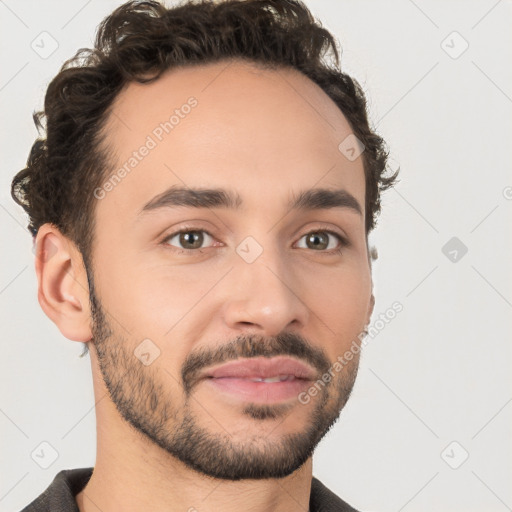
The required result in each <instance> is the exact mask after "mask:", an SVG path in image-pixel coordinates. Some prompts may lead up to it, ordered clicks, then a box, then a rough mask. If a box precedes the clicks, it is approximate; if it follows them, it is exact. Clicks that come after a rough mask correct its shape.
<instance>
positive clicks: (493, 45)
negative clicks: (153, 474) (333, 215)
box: [0, 0, 512, 512]
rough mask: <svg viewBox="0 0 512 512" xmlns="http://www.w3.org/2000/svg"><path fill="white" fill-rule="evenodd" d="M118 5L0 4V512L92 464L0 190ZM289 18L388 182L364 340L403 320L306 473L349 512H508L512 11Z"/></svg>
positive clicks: (391, 6) (371, 343) (75, 393)
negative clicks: (48, 93)
mask: <svg viewBox="0 0 512 512" xmlns="http://www.w3.org/2000/svg"><path fill="white" fill-rule="evenodd" d="M120 3H121V2H117V1H100V0H89V1H84V0H73V1H67V2H57V1H38V2H36V1H30V2H29V1H25V2H23V1H21V2H15V1H14V0H0V34H1V36H0V37H1V61H0V64H1V65H0V102H1V119H2V123H1V141H2V147H1V159H0V166H1V173H0V179H1V186H0V226H1V240H2V250H1V252H0V255H1V265H0V308H1V309H0V312H1V325H2V357H1V359H0V361H1V363H0V364H1V369H0V375H1V379H2V385H1V397H0V429H1V430H0V432H1V435H0V439H1V441H0V443H1V457H0V465H1V469H0V475H1V479H0V510H2V511H5V512H12V511H17V510H20V509H21V508H22V507H23V506H25V505H27V504H28V503H29V502H30V501H32V500H33V499H34V498H35V497H36V496H37V495H39V494H40V493H41V492H42V491H43V490H44V489H45V488H46V487H47V486H48V485H49V484H50V482H51V481H52V480H53V478H54V476H55V475H56V473H57V472H58V471H59V470H61V469H67V468H75V467H86V466H93V465H94V462H95V450H96V440H95V436H96V433H95V414H94V396H93V388H92V378H91V370H90V360H89V356H87V357H85V358H81V359H80V358H79V357H78V355H79V354H80V353H81V350H82V345H81V344H79V343H76V342H71V341H68V340H66V339H65V338H64V337H63V336H62V335H61V334H60V332H59V331H58V330H57V328H56V327H55V326H54V325H53V324H52V323H51V321H50V320H49V319H48V318H47V317H46V316H45V315H44V314H43V312H42V310H41V309H40V307H39V304H38V302H37V283H36V278H35V272H34V261H33V259H34V257H33V253H32V244H31V237H30V236H29V234H28V231H26V230H25V226H26V224H27V219H26V218H25V216H24V213H23V212H22V210H21V208H19V207H17V206H16V205H15V204H14V202H13V201H12V200H11V198H10V182H11V179H12V177H13V175H14V173H15V172H16V171H18V170H19V169H21V168H22V167H24V164H25V161H26V158H27V156H28V151H29V149H30V146H31V144H32V142H33V140H34V138H35V136H36V131H35V128H34V126H33V123H32V119H31V115H32V112H33V111H34V110H38V109H40V108H41V106H42V102H43V98H44V92H45V88H46V85H47V83H48V82H49V80H50V79H51V78H52V77H53V76H54V75H55V74H56V73H57V72H58V69H59V67H60V66H61V64H62V63H63V62H64V60H66V59H67V58H69V57H71V56H72V55H73V54H74V53H75V51H76V50H77V49H78V48H80V47H90V46H91V45H92V40H93V36H94V33H95V28H96V26H97V24H98V23H99V22H100V21H101V20H102V19H103V18H104V16H106V15H107V14H108V13H109V12H110V11H111V10H112V9H113V8H114V7H116V6H117V5H119V4H120ZM305 3H306V4H307V5H308V6H309V7H310V8H311V9H312V11H313V13H314V14H315V16H317V17H318V18H319V19H320V20H321V21H322V22H323V24H324V26H325V27H326V28H328V29H330V30H331V31H332V32H333V33H334V35H335V36H336V37H337V38H338V39H339V41H340V43H341V46H342V48H343V54H342V66H343V68H344V70H345V71H348V72H349V73H351V74H353V75H354V76H355V77H356V78H357V79H358V80H359V81H360V82H361V83H362V84H363V86H364V88H365V90H366V91H367V94H368V98H369V103H370V109H371V117H372V120H373V122H374V124H375V125H376V126H377V128H378V131H379V132H380V133H381V135H383V136H384V138H385V139H386V140H387V141H388V143H389V145H390V149H391V152H392V165H393V166H396V165H400V167H401V182H400V183H399V184H398V186H397V187H396V188H395V189H392V190H389V191H388V192H387V193H385V195H384V199H383V213H382V214H381V216H380V219H379V222H378V226H377V229H376V231H375V232H374V233H373V234H372V235H371V242H372V243H373V244H374V245H375V246H376V247H377V249H378V252H379V259H378V260H377V261H376V262H375V263H374V271H373V273H374V282H375V293H376V306H375V312H374V315H373V320H372V322H373V323H374V324H375V323H376V321H377V320H378V318H379V314H380V313H383V312H385V311H386V310H388V309H389V308H390V306H391V304H393V303H394V302H395V301H398V302H400V303H401V304H402V305H403V311H402V312H401V313H399V314H398V315H396V317H395V318H394V319H393V320H392V321H391V322H389V323H387V324H386V325H385V327H384V328H381V329H378V331H379V332H378V334H377V335H376V336H374V337H373V338H371V339H368V340H367V341H368V342H367V344H366V346H365V348H364V352H363V356H362V360H361V368H360V372H359V377H358V381H357V384H356V387H355V390H354V393H353V396H352V398H351V400H350V401H349V404H348V405H347V407H346V408H345V410H344V411H343V412H342V415H341V418H340V421H339V422H338V423H337V425H336V426H335V428H334V429H333V430H332V431H331V432H330V433H329V434H328V436H327V437H326V438H325V439H324V440H323V441H322V443H321V445H320V446H319V448H318V449H317V451H316V454H315V456H314V468H313V472H314V475H315V476H317V477H318V478H319V479H320V480H321V481H323V482H324V483H325V485H327V486H328V487H330V488H331V489H332V490H333V491H334V492H336V493H337V494H339V495H340V496H341V497H342V498H344V499H345V500H347V501H348V502H349V503H351V504H353V505H354V506H355V507H357V508H360V509H361V510H368V511H377V510H378V511H382V512H391V511H402V510H404V511H406V512H409V511H411V512H412V511H427V510H428V511H431V510H439V511H462V510H464V511H483V510H485V511H496V512H500V511H505V510H512V491H511V488H510V482H511V481H512V450H511V444H512V443H511V432H512V430H511V420H512V404H511V401H512V388H511V385H510V384H511V380H512V377H511V375H512V372H511V369H512V368H511V366H512V364H511V362H512V359H511V348H510V347H511V343H510V326H511V325H510V324H511V322H510V319H511V308H512V286H511V277H512V270H511V269H512V266H511V261H512V243H511V237H510V232H511V231H510V224H511V217H512V200H511V199H512V175H511V173H510V168H511V161H512V158H511V152H510V145H511V141H512V116H511V112H512V99H511V98H512V68H511V65H510V64H511V62H512V40H511V39H512V36H511V31H510V26H511V21H512V3H511V2H510V1H496V0H481V1H478V2H476V1H462V0H460V1H449V2H446V1H444V2H442V1H435V2H434V1H432V2H426V1H423V2H420V0H416V1H415V2H413V1H407V0H392V1H387V2H379V1H376V0H375V1H362V0H358V1H356V0H352V1H345V0H342V1H338V0H309V1H307V2H305ZM168 5H170V3H168ZM43 32H46V33H47V34H42V33H43ZM454 32H455V33H454ZM53 41H55V43H54V42H53ZM55 44H57V45H58V47H57V48H56V49H55V51H54V52H53V53H52V54H51V55H41V52H43V53H44V51H46V52H50V51H51V50H52V49H53V47H52V45H55ZM467 45H468V47H467V49H466V46H467ZM34 47H35V48H39V50H38V51H39V53H38V51H36V50H35V49H34ZM43 48H44V50H43ZM43 57H44V58H43ZM454 237H455V240H452V239H453V238H454ZM446 244H448V245H446ZM464 248H466V249H467V252H466V253H464V252H465V250H466V249H464ZM380 325H381V324H379V326H380ZM41 443H49V444H50V445H51V446H52V447H53V449H54V450H55V451H56V453H55V455H56V458H55V460H53V458H52V454H53V452H52V449H50V448H49V447H48V445H46V444H43V445H41ZM34 452H35V453H45V457H46V459H45V460H38V462H39V463H38V462H36V460H37V457H35V456H33V455H32V454H34ZM43 459H44V457H43ZM40 464H46V465H47V464H50V465H49V466H48V467H47V468H46V469H45V468H43V467H41V466H40Z"/></svg>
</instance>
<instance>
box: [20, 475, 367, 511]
mask: <svg viewBox="0 0 512 512" xmlns="http://www.w3.org/2000/svg"><path fill="white" fill-rule="evenodd" d="M92 470H93V468H77V469H63V470H62V471H60V472H59V473H57V476H56V477H55V478H54V479H53V482H52V483H51V484H50V486H49V487H48V488H47V489H46V490H45V491H44V492H43V493H42V494H41V495H40V496H39V497H38V498H36V499H35V500H34V501H33V502H32V503H31V504H30V505H28V506H26V507H25V508H24V509H23V510H22V511H21V512H79V509H78V506H77V504H76V501H75V496H76V495H77V494H78V493H79V492H80V491H81V490H82V489H83V488H84V487H85V486H86V484H87V482H88V481H89V478H91V475H92ZM309 512H357V510H356V509H355V508H352V507H351V506H350V505H348V504H347V503H345V502H344V501H343V500H341V499H340V498H338V496H336V494H334V493H333V492H332V491H330V490H329V489H328V488H327V487H325V485H324V484H322V482H320V480H317V479H316V478H315V477H313V480H312V482H311V495H310V499H309Z"/></svg>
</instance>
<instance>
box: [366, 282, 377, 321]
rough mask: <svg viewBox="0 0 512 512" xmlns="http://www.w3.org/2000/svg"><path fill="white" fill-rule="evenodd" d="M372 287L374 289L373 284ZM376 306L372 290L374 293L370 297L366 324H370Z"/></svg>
mask: <svg viewBox="0 0 512 512" xmlns="http://www.w3.org/2000/svg"><path fill="white" fill-rule="evenodd" d="M372 289H373V286H372ZM374 307H375V296H374V295H373V291H372V295H371V297H370V304H369V305H368V312H367V316H366V326H368V325H370V319H371V317H372V314H373V308H374Z"/></svg>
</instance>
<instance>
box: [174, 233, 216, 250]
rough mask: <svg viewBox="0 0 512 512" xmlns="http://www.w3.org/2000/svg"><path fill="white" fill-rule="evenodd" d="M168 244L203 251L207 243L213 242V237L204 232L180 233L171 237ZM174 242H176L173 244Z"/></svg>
mask: <svg viewBox="0 0 512 512" xmlns="http://www.w3.org/2000/svg"><path fill="white" fill-rule="evenodd" d="M166 240H167V243H168V244H169V245H172V246H173V247H177V248H179V249H186V250H194V249H202V248H203V244H204V243H205V242H208V241H209V242H210V243H211V241H212V240H213V239H212V237H211V235H210V234H209V233H207V232H206V231H203V230H187V231H180V232H178V233H175V234H173V235H171V236H169V237H168V238H167V239H166ZM173 241H174V242H173Z"/></svg>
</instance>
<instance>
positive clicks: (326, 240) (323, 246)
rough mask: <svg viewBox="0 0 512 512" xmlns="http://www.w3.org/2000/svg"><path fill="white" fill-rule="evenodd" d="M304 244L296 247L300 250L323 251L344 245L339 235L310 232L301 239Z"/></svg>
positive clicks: (328, 232) (330, 232)
mask: <svg viewBox="0 0 512 512" xmlns="http://www.w3.org/2000/svg"><path fill="white" fill-rule="evenodd" d="M300 240H301V241H302V240H304V241H305V244H303V245H300V243H299V245H298V247H300V248H301V249H313V250H314V251H325V250H328V249H336V248H337V247H339V246H342V245H344V241H343V239H342V238H341V236H340V235H338V234H337V233H334V232H332V231H320V230H319V231H311V232H310V233H307V234H306V235H304V236H303V237H302V238H301V239H300Z"/></svg>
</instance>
